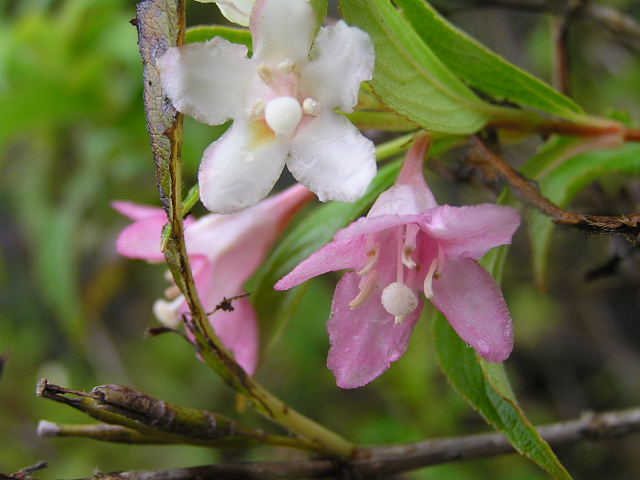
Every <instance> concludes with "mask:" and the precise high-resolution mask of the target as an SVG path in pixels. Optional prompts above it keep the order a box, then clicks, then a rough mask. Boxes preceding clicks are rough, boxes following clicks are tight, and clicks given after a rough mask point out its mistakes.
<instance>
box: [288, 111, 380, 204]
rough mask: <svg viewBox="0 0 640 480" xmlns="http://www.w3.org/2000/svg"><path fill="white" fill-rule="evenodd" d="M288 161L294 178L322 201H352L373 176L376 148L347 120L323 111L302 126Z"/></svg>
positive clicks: (363, 191) (293, 142) (293, 140)
mask: <svg viewBox="0 0 640 480" xmlns="http://www.w3.org/2000/svg"><path fill="white" fill-rule="evenodd" d="M290 155H291V157H290V158H289V160H288V161H287V165H288V167H289V170H290V171H291V173H292V174H293V176H294V177H295V178H296V179H297V180H298V181H299V182H300V183H302V184H303V185H305V186H307V187H308V188H309V189H310V190H311V191H312V192H314V193H315V194H316V195H318V198H319V199H320V200H321V201H323V202H324V201H327V200H338V201H341V202H354V201H355V200H357V199H359V198H360V197H362V195H364V193H365V191H366V190H367V187H368V186H369V183H371V180H372V179H373V177H374V176H375V174H376V157H375V149H374V146H373V143H372V142H371V140H369V139H367V138H365V137H364V136H362V134H361V133H360V132H359V131H358V129H357V128H356V127H354V126H353V125H352V124H351V123H350V122H349V120H347V119H346V118H344V117H343V116H341V115H338V114H336V113H333V112H325V113H323V114H322V115H320V116H319V117H317V118H315V119H313V120H311V121H309V122H308V123H306V124H305V125H302V126H301V127H300V128H299V129H298V132H297V133H296V135H295V137H293V139H292V140H291V151H290Z"/></svg>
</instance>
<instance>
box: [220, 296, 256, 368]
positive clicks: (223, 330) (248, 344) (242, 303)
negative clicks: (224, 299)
mask: <svg viewBox="0 0 640 480" xmlns="http://www.w3.org/2000/svg"><path fill="white" fill-rule="evenodd" d="M232 305H233V309H234V310H233V311H232V312H223V311H218V312H216V313H214V314H213V315H211V317H210V318H209V321H210V322H211V325H212V326H213V329H214V330H215V332H216V334H217V335H218V337H220V340H222V343H223V345H224V346H225V347H226V348H228V349H229V350H231V352H232V353H233V356H234V358H235V360H236V362H238V364H239V365H240V366H241V367H242V369H243V370H244V371H245V372H247V373H248V374H249V375H253V374H254V373H255V371H256V368H257V366H258V356H259V340H260V339H259V332H258V321H257V318H256V312H255V310H254V309H253V307H252V306H251V303H249V301H248V300H247V299H246V298H240V299H237V300H234V301H233V303H232Z"/></svg>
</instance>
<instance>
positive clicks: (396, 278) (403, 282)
mask: <svg viewBox="0 0 640 480" xmlns="http://www.w3.org/2000/svg"><path fill="white" fill-rule="evenodd" d="M428 145H429V140H428V138H427V137H422V138H420V139H418V140H417V141H416V143H415V144H414V146H413V147H412V149H411V151H410V152H409V154H408V155H407V158H406V160H405V164H404V166H403V168H402V171H401V172H400V176H399V177H398V180H397V181H396V184H395V185H394V186H393V187H391V188H390V189H389V190H387V191H386V192H384V193H382V194H381V195H380V197H378V199H377V200H376V202H375V204H374V205H373V207H372V208H371V211H370V212H369V214H368V215H367V217H365V218H361V219H359V220H357V221H356V222H354V223H352V224H351V225H349V226H348V227H346V228H345V229H343V230H340V231H338V232H337V233H336V235H335V239H334V241H332V242H331V243H329V244H327V245H325V246H324V247H323V248H321V249H320V250H318V251H317V252H315V253H313V254H312V255H311V256H310V257H309V258H307V259H306V260H304V261H303V262H302V263H300V264H299V265H298V266H297V267H296V268H295V269H294V270H293V271H292V272H291V273H289V274H288V275H286V276H285V277H284V278H282V279H281V280H280V281H279V282H278V283H277V284H276V286H275V288H276V289H279V290H285V289H289V288H291V287H293V286H295V285H298V284H299V283H302V282H304V281H305V280H307V279H309V278H311V277H314V276H316V275H320V274H323V273H325V272H329V271H335V270H342V269H351V270H353V272H349V273H347V274H345V275H344V276H343V277H342V279H341V280H340V282H339V283H338V286H337V287H336V291H335V294H334V297H333V305H332V308H331V317H330V318H329V325H328V329H329V339H330V342H331V349H330V350H329V358H328V361H327V364H328V366H329V368H330V369H331V370H332V371H333V373H334V374H335V376H336V380H337V384H338V386H340V387H343V388H355V387H359V386H362V385H365V384H366V383H369V382H370V381H372V380H373V379H375V378H376V377H378V376H379V375H380V374H381V373H382V372H384V371H385V370H386V369H387V368H389V365H390V363H391V362H393V361H395V360H397V359H398V358H400V357H401V356H402V354H403V353H404V352H405V350H406V348H407V345H408V342H409V337H410V335H411V332H412V330H413V327H414V326H415V324H416V322H417V321H418V318H419V317H420V313H421V311H422V307H423V304H422V300H421V299H420V298H419V297H418V294H419V292H420V291H423V292H424V295H425V297H426V298H428V299H429V300H430V301H431V302H432V303H433V305H435V307H436V308H438V309H439V310H440V311H441V312H442V313H443V314H444V315H445V316H446V317H447V319H448V320H449V323H451V325H452V326H453V328H454V329H455V330H456V332H457V333H458V335H460V337H461V338H462V339H463V340H464V341H465V342H467V343H469V344H470V345H471V346H473V348H475V349H476V351H477V352H478V353H479V354H480V355H481V356H482V357H483V358H485V359H486V360H489V361H491V362H501V361H503V360H505V359H506V358H507V357H508V356H509V353H510V352H511V349H512V346H513V334H512V326H511V317H510V315H509V312H508V310H507V306H506V304H505V302H504V298H503V297H502V294H501V292H500V289H499V288H498V286H497V285H496V283H495V281H494V280H493V278H492V277H491V275H489V273H488V272H487V271H486V270H485V269H484V268H483V267H481V266H480V264H478V262H477V261H476V259H478V258H480V257H481V256H482V255H484V254H485V253H486V252H487V251H488V250H489V249H491V248H493V247H495V246H498V245H503V244H507V243H510V242H511V237H512V235H513V233H514V232H515V230H516V229H517V228H518V225H519V224H520V219H519V216H518V214H517V212H516V211H515V210H514V209H512V208H509V207H503V206H497V205H491V204H484V205H476V206H469V207H451V206H448V205H442V206H438V205H437V204H436V201H435V199H434V198H433V195H432V193H431V191H430V190H429V187H428V186H427V184H426V183H425V181H424V176H423V174H422V159H423V156H424V154H425V151H426V149H427V147H428Z"/></svg>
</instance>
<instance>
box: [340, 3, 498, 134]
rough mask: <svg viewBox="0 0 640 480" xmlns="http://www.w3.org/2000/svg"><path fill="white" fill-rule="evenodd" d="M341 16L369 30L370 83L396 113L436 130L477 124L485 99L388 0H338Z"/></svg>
mask: <svg viewBox="0 0 640 480" xmlns="http://www.w3.org/2000/svg"><path fill="white" fill-rule="evenodd" d="M339 4H340V9H341V11H342V15H343V17H344V19H345V20H346V21H347V22H348V23H349V24H351V25H355V26H358V27H360V28H362V29H363V30H365V31H367V32H368V33H369V35H371V38H372V39H373V42H374V45H375V50H376V67H375V72H374V76H373V80H371V82H370V84H371V86H372V88H373V89H374V91H375V93H376V94H377V95H378V96H379V97H380V98H381V100H382V101H383V102H384V103H386V104H387V105H389V106H390V107H391V108H392V109H394V110H395V111H397V112H398V113H400V114H402V115H404V116H406V117H408V118H409V119H411V120H413V121H414V122H416V123H418V124H419V125H421V126H423V127H425V128H427V129H429V130H432V131H436V132H443V133H454V134H467V133H473V132H476V131H478V130H479V129H481V128H482V127H483V126H484V125H485V124H486V122H487V121H488V119H489V117H488V115H487V113H486V110H485V109H486V108H487V107H488V105H486V104H484V102H482V101H481V100H480V99H478V98H477V97H476V96H475V95H474V94H473V93H472V92H471V90H469V89H468V88H467V87H466V86H465V85H464V84H463V83H462V82H461V81H460V80H459V79H458V78H457V77H456V76H455V75H454V74H453V73H451V71H450V70H449V69H448V68H447V67H446V66H445V65H444V64H443V63H442V62H441V61H440V60H439V59H438V57H437V56H436V55H435V54H434V53H433V52H432V51H431V49H430V48H429V47H428V46H427V45H426V44H425V43H424V42H423V41H422V39H421V38H420V37H419V36H418V35H417V34H416V33H415V32H414V31H413V29H412V27H411V25H410V24H409V23H408V22H407V21H406V20H405V19H404V18H403V17H402V16H401V15H400V13H399V12H398V11H397V10H396V9H395V8H394V7H393V6H392V5H391V3H390V2H389V1H388V0H340V2H339Z"/></svg>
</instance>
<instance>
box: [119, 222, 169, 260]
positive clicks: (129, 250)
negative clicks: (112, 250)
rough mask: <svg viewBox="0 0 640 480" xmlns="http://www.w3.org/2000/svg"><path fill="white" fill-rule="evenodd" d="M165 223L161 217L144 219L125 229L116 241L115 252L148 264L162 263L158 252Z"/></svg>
mask: <svg viewBox="0 0 640 480" xmlns="http://www.w3.org/2000/svg"><path fill="white" fill-rule="evenodd" d="M166 223H167V217H166V216H165V214H164V212H163V213H162V215H156V216H153V217H148V218H144V219H142V220H138V221H136V222H134V223H133V224H132V225H129V226H128V227H127V228H125V229H124V230H123V231H122V232H121V233H120V235H119V236H118V239H117V241H116V250H117V251H118V253H119V254H120V255H122V256H124V257H128V258H138V259H141V260H147V261H148V262H162V261H163V260H164V254H163V253H162V251H161V250H160V242H161V236H162V228H163V227H164V225H165V224H166Z"/></svg>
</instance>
